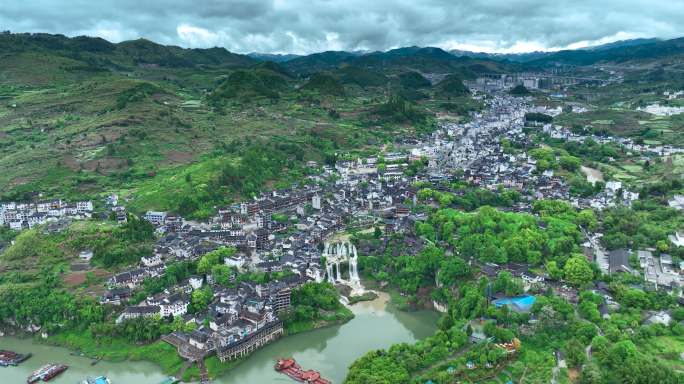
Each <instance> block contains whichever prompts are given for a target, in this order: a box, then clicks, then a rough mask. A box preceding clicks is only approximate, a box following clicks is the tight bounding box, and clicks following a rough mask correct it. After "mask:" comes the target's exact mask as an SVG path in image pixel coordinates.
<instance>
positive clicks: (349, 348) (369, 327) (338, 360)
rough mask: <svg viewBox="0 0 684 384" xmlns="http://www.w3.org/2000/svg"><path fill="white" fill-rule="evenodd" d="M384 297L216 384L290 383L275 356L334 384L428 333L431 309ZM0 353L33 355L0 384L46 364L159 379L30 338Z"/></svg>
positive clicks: (145, 381) (289, 340) (12, 341)
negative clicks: (409, 307) (382, 351)
mask: <svg viewBox="0 0 684 384" xmlns="http://www.w3.org/2000/svg"><path fill="white" fill-rule="evenodd" d="M388 300H389V297H388V295H387V294H385V293H382V292H381V293H380V294H379V296H378V298H377V299H375V300H373V301H368V302H361V303H357V304H355V305H353V306H351V309H352V311H353V312H354V314H355V315H356V316H355V317H354V319H352V320H351V321H349V322H347V323H346V324H342V325H339V326H335V327H328V328H323V329H318V330H314V331H311V332H304V333H301V334H298V335H294V336H288V337H285V338H282V339H280V340H278V341H276V342H275V343H272V344H269V345H267V346H265V347H264V348H262V349H260V350H258V351H256V352H254V353H253V354H252V356H250V357H249V358H248V359H247V360H245V362H243V363H242V364H240V365H238V366H237V367H236V368H235V369H233V370H232V371H230V372H229V373H228V374H226V375H225V376H223V377H220V378H217V379H216V380H214V381H213V383H217V384H245V383H254V384H267V383H294V381H292V380H291V379H289V378H287V377H285V376H284V375H280V374H278V373H277V372H275V371H274V370H273V364H274V363H275V360H276V359H277V358H279V357H290V356H292V357H294V358H295V359H296V360H297V362H299V363H300V364H301V365H302V367H303V368H305V369H316V370H318V371H320V372H321V374H322V375H323V376H324V377H326V378H328V379H330V380H332V382H333V383H336V384H339V383H342V381H343V380H344V378H345V375H346V373H347V368H348V367H349V365H350V364H351V363H352V362H353V361H354V360H356V359H357V358H359V357H360V356H361V355H363V354H364V353H366V352H368V351H370V350H373V349H379V348H387V347H389V346H390V345H392V344H396V343H401V342H414V341H416V340H418V339H422V338H425V337H427V336H430V335H432V334H433V333H434V332H435V330H436V329H437V318H438V314H437V313H436V312H433V311H417V312H401V311H398V310H395V309H394V308H392V306H391V305H387V302H388ZM0 349H10V350H14V351H18V352H33V357H32V358H30V359H29V360H28V361H26V362H24V363H23V364H21V365H20V366H19V367H8V368H0V383H2V384H5V383H7V384H10V383H12V384H13V383H25V382H26V376H28V375H29V374H30V373H31V372H32V371H33V370H35V369H36V368H38V367H39V366H40V365H42V364H45V363H47V362H61V363H65V364H67V365H69V366H70V368H69V370H67V371H66V372H65V373H64V374H62V375H60V376H58V377H57V378H56V379H54V380H52V381H51V383H55V384H63V383H64V384H66V383H68V384H76V383H77V382H78V381H79V380H82V379H83V378H85V377H87V376H98V375H103V374H104V375H106V376H108V377H109V378H110V379H111V380H112V383H113V384H157V383H159V382H160V381H161V380H162V379H163V378H164V375H163V374H162V373H161V371H160V369H159V368H158V367H157V366H155V365H153V364H150V363H144V362H123V363H110V362H105V361H102V362H100V363H98V364H97V365H95V366H91V365H90V359H85V358H80V357H77V356H72V355H70V354H69V351H68V350H66V349H63V348H56V347H49V346H45V345H41V344H35V343H34V342H33V341H32V340H30V339H17V338H12V337H2V338H0Z"/></svg>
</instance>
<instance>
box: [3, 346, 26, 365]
mask: <svg viewBox="0 0 684 384" xmlns="http://www.w3.org/2000/svg"><path fill="white" fill-rule="evenodd" d="M31 356H32V354H30V353H26V354H22V353H16V352H13V351H7V350H0V367H8V366H10V365H17V364H19V363H22V362H24V361H26V359H28V358H29V357H31Z"/></svg>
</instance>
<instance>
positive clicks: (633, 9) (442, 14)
mask: <svg viewBox="0 0 684 384" xmlns="http://www.w3.org/2000/svg"><path fill="white" fill-rule="evenodd" d="M6 3H7V4H3V5H2V10H0V26H2V28H3V29H10V30H12V31H15V32H50V33H62V34H65V35H70V36H74V35H77V34H84V33H86V34H91V35H96V36H101V37H104V38H106V39H108V40H112V41H115V42H116V41H120V40H124V39H132V38H137V37H145V38H148V39H150V40H153V41H156V42H160V43H163V44H176V45H181V46H184V47H212V46H223V47H226V48H227V49H229V50H232V51H236V52H242V53H246V52H253V51H268V52H294V53H311V52H315V51H322V50H341V49H344V50H356V49H369V50H386V49H388V48H392V47H400V46H409V45H420V46H440V47H443V48H449V49H454V48H456V49H468V50H477V51H488V52H502V53H506V52H520V51H529V50H556V49H563V48H568V47H571V48H577V47H586V46H592V45H596V44H601V43H603V42H610V41H615V40H621V39H625V38H631V37H661V38H673V37H679V36H683V35H684V23H682V20H684V6H682V4H681V0H675V1H671V0H601V1H596V0H554V1H552V2H551V1H548V0H429V1H415V0H373V1H368V0H345V1H331V0H202V1H201V2H198V1H194V0H166V1H164V2H160V1H140V0H99V1H96V2H94V1H92V0H70V2H69V6H68V7H66V6H64V4H63V1H60V0H22V1H20V2H6Z"/></svg>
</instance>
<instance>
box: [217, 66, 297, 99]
mask: <svg viewBox="0 0 684 384" xmlns="http://www.w3.org/2000/svg"><path fill="white" fill-rule="evenodd" d="M286 87H287V81H286V79H285V78H284V77H283V76H282V75H281V74H279V73H276V72H273V71H271V70H268V69H265V68H257V69H252V70H246V69H239V70H237V71H235V72H233V73H231V74H230V75H229V76H228V78H226V79H225V80H223V81H222V82H221V84H219V86H218V87H216V89H214V90H213V91H212V92H211V93H210V94H209V96H208V99H209V101H210V102H211V103H212V104H214V105H220V104H222V103H223V102H225V101H226V100H227V99H240V100H249V99H252V98H269V99H277V98H278V97H279V96H280V94H279V92H280V91H282V90H283V89H285V88H286Z"/></svg>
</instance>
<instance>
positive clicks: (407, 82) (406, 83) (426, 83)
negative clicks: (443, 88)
mask: <svg viewBox="0 0 684 384" xmlns="http://www.w3.org/2000/svg"><path fill="white" fill-rule="evenodd" d="M397 77H398V79H399V85H401V86H402V87H404V88H426V87H430V86H431V85H432V84H431V83H430V80H428V79H426V78H425V77H424V76H423V75H421V74H420V73H418V72H415V71H408V72H403V73H400V74H399V76H397Z"/></svg>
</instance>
